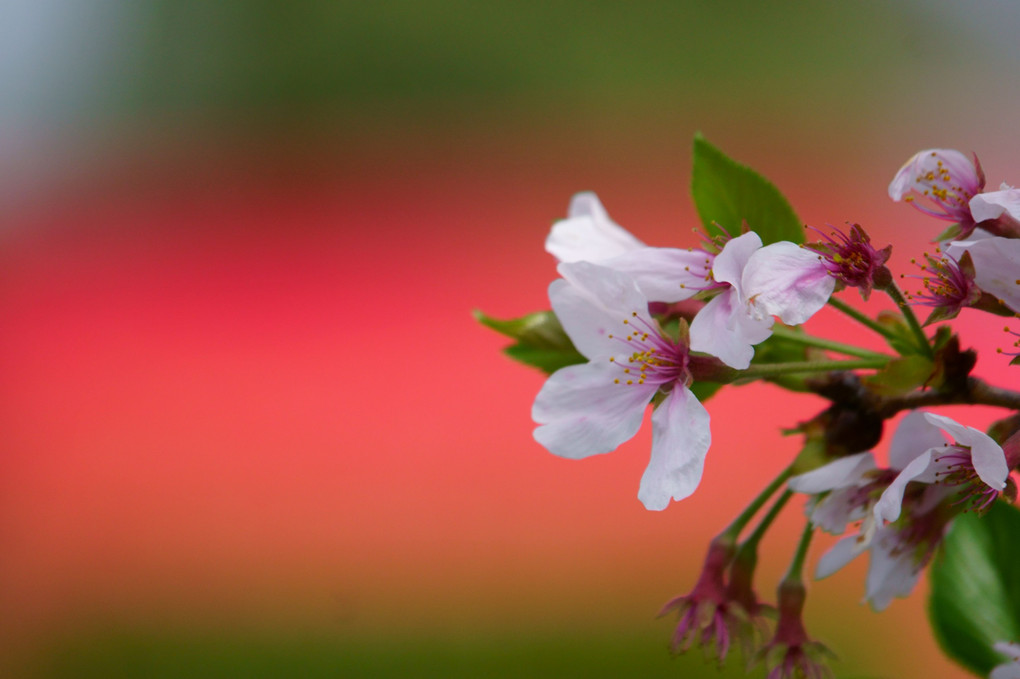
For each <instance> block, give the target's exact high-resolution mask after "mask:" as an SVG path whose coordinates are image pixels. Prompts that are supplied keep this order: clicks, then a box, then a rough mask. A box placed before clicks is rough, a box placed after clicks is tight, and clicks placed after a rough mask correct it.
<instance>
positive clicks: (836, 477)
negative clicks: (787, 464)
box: [786, 452, 875, 495]
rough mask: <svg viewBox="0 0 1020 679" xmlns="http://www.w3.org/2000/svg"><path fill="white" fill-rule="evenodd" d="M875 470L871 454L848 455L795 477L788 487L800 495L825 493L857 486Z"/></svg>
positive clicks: (787, 483)
mask: <svg viewBox="0 0 1020 679" xmlns="http://www.w3.org/2000/svg"><path fill="white" fill-rule="evenodd" d="M874 468H875V457H874V456H873V455H872V454H871V453H870V452H864V453H857V454H856V455H847V456H846V457H841V458H839V459H838V460H834V461H832V462H830V463H829V464H827V465H824V466H822V467H819V468H818V469H812V470H811V471H809V472H806V473H804V474H800V475H799V476H794V477H793V478H791V479H790V480H789V481H787V482H786V485H787V486H789V487H790V490H793V491H795V492H798V493H808V494H811V495H814V494H816V493H824V492H825V491H827V490H832V489H834V488H842V487H845V486H852V485H855V484H857V483H858V482H859V481H860V480H861V479H862V478H863V477H864V474H865V473H867V472H869V471H871V470H872V469H874Z"/></svg>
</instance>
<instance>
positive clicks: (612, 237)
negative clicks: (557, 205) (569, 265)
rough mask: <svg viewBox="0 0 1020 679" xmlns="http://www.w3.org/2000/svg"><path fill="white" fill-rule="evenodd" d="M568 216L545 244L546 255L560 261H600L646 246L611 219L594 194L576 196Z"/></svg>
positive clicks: (556, 226)
mask: <svg viewBox="0 0 1020 679" xmlns="http://www.w3.org/2000/svg"><path fill="white" fill-rule="evenodd" d="M567 214H568V215H569V216H568V217H567V218H566V219H564V220H561V221H558V222H556V223H555V224H553V228H552V231H550V233H549V236H548V238H546V241H545V249H546V252H548V253H549V254H551V255H552V256H553V257H556V258H557V259H558V260H560V261H561V262H578V261H586V262H599V261H602V260H605V259H609V258H610V257H615V256H617V255H621V254H623V253H625V252H628V251H630V250H634V249H636V248H640V247H644V246H645V244H644V243H642V242H641V241H639V240H638V239H637V238H635V237H634V236H632V235H631V234H630V233H629V232H628V231H627V230H626V229H624V228H623V227H621V226H619V225H618V224H616V222H614V221H613V220H612V219H610V218H609V215H608V214H607V213H606V210H605V208H603V207H602V203H601V202H599V199H598V196H596V195H595V194H594V193H590V192H585V193H579V194H577V195H575V196H574V197H573V198H572V199H571V201H570V209H569V211H568V213H567Z"/></svg>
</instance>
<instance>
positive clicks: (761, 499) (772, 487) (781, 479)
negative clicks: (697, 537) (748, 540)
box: [714, 466, 793, 544]
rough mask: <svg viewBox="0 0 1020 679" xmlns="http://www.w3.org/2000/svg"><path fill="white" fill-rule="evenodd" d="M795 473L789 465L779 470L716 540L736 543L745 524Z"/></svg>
mask: <svg viewBox="0 0 1020 679" xmlns="http://www.w3.org/2000/svg"><path fill="white" fill-rule="evenodd" d="M792 473H793V467H792V466H791V467H787V468H785V469H784V470H783V471H781V472H779V476H777V477H776V478H774V479H772V482H771V483H770V484H769V485H768V486H766V487H765V490H763V491H762V492H761V493H759V494H758V497H756V498H754V499H753V500H751V504H749V505H747V507H746V508H745V509H744V511H742V512H741V513H740V516H738V517H737V518H735V519H733V522H732V523H730V525H729V526H727V527H726V530H724V531H723V532H722V533H719V535H718V537H716V538H715V540H714V542H719V543H729V544H734V543H735V542H736V541H737V538H738V537H739V536H740V531H742V530H744V526H746V525H747V523H748V522H749V521H750V520H751V519H752V518H754V515H755V514H757V513H758V510H760V509H761V508H762V506H763V505H764V504H765V503H766V502H768V499H769V498H770V497H772V495H773V494H774V493H775V492H776V491H777V490H779V487H780V486H782V485H783V484H784V483H786V479H788V478H790V475H791V474H792Z"/></svg>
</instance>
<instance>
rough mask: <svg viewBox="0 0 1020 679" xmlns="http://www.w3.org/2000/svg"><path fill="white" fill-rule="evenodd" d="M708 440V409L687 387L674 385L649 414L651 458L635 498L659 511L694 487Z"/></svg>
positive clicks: (647, 506)
mask: <svg viewBox="0 0 1020 679" xmlns="http://www.w3.org/2000/svg"><path fill="white" fill-rule="evenodd" d="M711 442H712V434H711V431H710V430H709V417H708V411H707V410H705V406H703V405H701V403H700V402H699V401H698V399H697V398H695V397H694V394H693V393H691V390H690V389H688V388H687V387H683V386H680V385H677V386H676V387H675V388H674V389H673V391H672V392H671V393H670V394H669V396H667V397H666V399H665V400H664V401H663V402H662V403H661V404H659V407H658V408H656V409H655V412H654V413H652V457H651V460H650V461H649V462H648V468H647V469H645V473H644V475H643V476H642V477H641V488H640V490H639V491H638V499H639V500H641V502H642V503H644V505H645V507H646V508H647V509H654V510H661V509H665V508H666V506H667V505H668V504H669V500H670V498H672V499H674V500H682V499H684V498H685V497H687V496H688V495H690V494H691V493H693V492H694V490H695V489H696V488H697V487H698V483H700V482H701V474H702V471H703V469H704V465H705V455H706V453H708V447H709V445H710V444H711Z"/></svg>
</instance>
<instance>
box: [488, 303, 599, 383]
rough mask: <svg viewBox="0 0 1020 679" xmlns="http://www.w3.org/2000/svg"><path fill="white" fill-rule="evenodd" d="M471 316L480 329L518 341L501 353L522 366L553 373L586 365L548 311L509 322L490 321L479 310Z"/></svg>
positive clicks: (492, 319) (489, 317)
mask: <svg viewBox="0 0 1020 679" xmlns="http://www.w3.org/2000/svg"><path fill="white" fill-rule="evenodd" d="M473 313H474V316H475V319H476V320H477V321H478V322H479V323H481V324H482V325H485V326H487V327H489V328H492V329H493V330H495V331H496V332H498V333H501V334H503V335H506V336H507V337H510V338H512V339H515V340H517V342H516V343H515V344H512V345H511V346H509V347H507V348H506V349H504V351H505V352H506V354H507V355H508V356H510V357H511V358H513V359H514V360H517V361H520V362H521V363H524V364H525V365H530V366H532V367H535V368H538V369H539V370H542V371H544V372H546V373H554V372H556V371H557V370H559V369H560V368H564V367H566V366H568V365H574V364H576V363H586V362H587V361H588V359H586V358H585V357H584V356H582V355H581V353H580V352H578V351H577V349H575V348H574V344H573V342H571V341H570V338H569V337H567V333H566V332H564V331H563V326H562V325H560V321H559V319H558V318H556V314H554V313H553V312H551V311H537V312H535V313H533V314H528V315H527V316H522V317H520V318H514V319H509V320H500V319H498V318H492V317H491V316H486V315H485V314H483V313H482V312H481V311H478V310H475V311H474V312H473Z"/></svg>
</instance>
